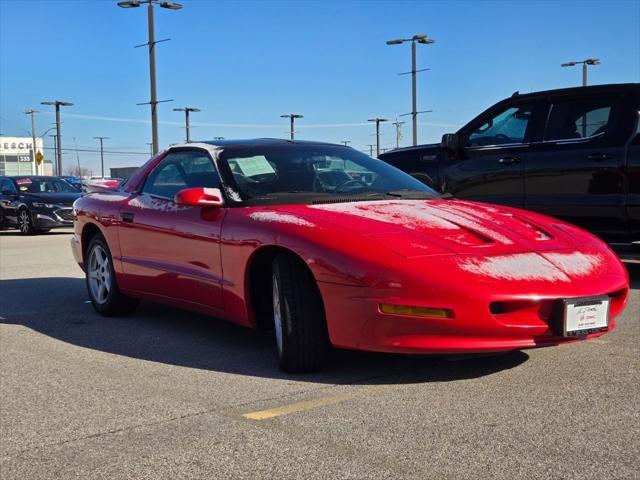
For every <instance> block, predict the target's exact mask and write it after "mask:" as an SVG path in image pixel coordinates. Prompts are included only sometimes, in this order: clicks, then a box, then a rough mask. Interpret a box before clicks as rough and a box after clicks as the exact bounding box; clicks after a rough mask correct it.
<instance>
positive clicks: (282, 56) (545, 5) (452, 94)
mask: <svg viewBox="0 0 640 480" xmlns="http://www.w3.org/2000/svg"><path fill="white" fill-rule="evenodd" d="M182 3H183V4H184V8H183V9H182V10H180V11H170V10H165V9H160V8H157V9H156V38H157V39H163V38H171V41H170V42H165V43H161V44H159V45H158V47H157V49H158V51H157V64H158V96H159V99H174V100H175V101H174V102H172V103H166V104H161V105H160V106H159V116H160V121H161V125H160V144H161V147H164V146H167V145H168V144H170V143H174V142H180V141H182V139H183V138H184V128H182V127H181V125H182V122H183V117H182V116H181V114H179V113H177V112H173V111H172V108H175V107H182V106H185V105H187V106H196V107H199V108H201V109H202V112H201V113H197V114H194V115H193V117H192V119H193V123H194V128H193V130H192V137H193V138H195V139H210V138H213V137H215V136H223V137H226V138H249V137H265V136H269V137H286V135H287V129H288V126H287V123H286V120H285V119H281V118H279V116H280V114H283V113H288V112H296V113H302V114H304V116H305V118H304V119H303V120H302V121H300V122H299V128H297V131H298V138H300V139H317V140H325V141H331V142H339V141H341V140H351V141H352V142H353V143H352V144H351V145H352V146H354V147H356V148H358V149H364V148H365V145H366V144H369V143H375V138H374V136H373V135H372V134H373V127H372V126H371V125H367V124H366V120H367V119H368V118H370V117H373V116H383V117H387V118H389V119H395V117H396V115H399V114H402V113H406V112H408V111H410V110H411V97H410V95H411V80H410V76H409V75H406V76H398V75H397V73H398V72H403V71H407V70H410V46H409V45H408V44H407V45H402V46H393V47H390V46H386V45H385V40H388V39H391V38H396V37H400V36H405V37H406V36H411V35H412V34H415V33H426V34H428V35H429V36H430V37H432V38H433V39H435V41H436V43H435V44H433V45H421V46H419V53H418V61H419V67H420V68H426V67H428V68H430V69H431V70H430V71H428V72H425V73H421V74H420V77H419V83H418V102H419V109H420V110H426V109H431V110H434V112H433V113H431V114H428V115H426V116H424V117H422V118H421V124H420V127H419V128H420V130H419V136H420V141H421V142H431V141H437V140H439V138H440V136H441V135H442V133H445V132H448V131H455V130H456V129H457V127H458V126H461V125H462V124H464V123H466V122H467V121H468V120H470V119H471V118H472V117H473V116H475V115H476V114H477V113H479V112H480V111H481V110H482V109H484V108H486V107H487V106H489V105H491V104H492V103H494V102H495V101H497V100H499V99H501V98H503V97H505V96H509V95H511V93H512V92H514V91H515V90H519V91H521V92H528V91H532V90H541V89H549V88H557V87H566V86H573V85H577V84H579V83H580V78H581V77H580V74H581V72H580V68H579V67H573V68H560V63H562V62H565V61H569V60H581V59H584V58H588V57H599V58H600V59H601V61H602V65H599V66H596V67H591V68H590V71H589V83H612V82H638V81H640V1H638V0H629V1H613V0H612V1H604V2H599V1H582V2H578V1H571V2H568V1H538V2H516V1H498V2H482V1H473V2H463V1H460V2H454V1H451V2H435V1H434V2H427V1H421V2H410V1H393V2H387V1H328V0H325V1H290V2H275V1H267V0H263V1H259V2H251V1H238V2H231V1H229V2H220V1H215V2H214V1H208V0H183V2H182ZM146 37H147V25H146V12H145V10H144V9H143V8H138V9H129V10H124V9H121V8H118V7H117V6H116V1H115V0H113V1H111V0H110V1H102V0H85V1H79V0H78V1H70V0H64V1H62V0H60V1H56V0H46V1H43V0H0V117H1V118H0V132H2V134H4V135H26V134H27V132H28V131H29V130H30V122H29V118H28V116H27V115H24V114H22V111H24V109H26V108H30V107H36V108H37V109H39V110H41V111H42V113H41V114H39V115H38V117H37V122H38V128H37V130H38V131H39V132H40V133H41V132H43V131H44V130H46V129H47V128H49V127H50V126H51V125H52V122H53V121H54V117H53V115H52V113H51V107H45V106H41V105H39V104H40V102H41V101H43V100H53V99H59V100H68V101H72V102H74V103H75V106H73V107H70V108H66V109H64V111H63V122H64V124H63V147H73V146H74V141H73V137H75V138H76V139H77V143H78V145H79V147H80V148H82V147H86V148H96V146H97V141H95V140H93V139H92V137H94V136H97V135H103V136H109V137H111V139H110V140H107V141H106V148H107V149H108V150H119V151H131V152H145V151H146V150H147V149H148V147H147V145H146V143H147V142H150V141H151V140H150V135H151V133H150V124H149V121H148V120H149V111H148V107H147V106H144V107H141V106H136V103H137V102H144V101H147V100H148V95H149V82H148V63H147V53H146V50H145V49H144V48H138V49H134V48H133V46H134V45H137V44H141V43H144V42H146ZM406 120H407V121H408V123H407V124H406V125H405V129H404V141H403V144H404V145H407V144H408V142H409V141H410V123H409V118H406ZM382 132H383V139H382V144H383V146H385V147H392V146H394V145H395V134H394V130H393V127H392V126H391V125H384V126H383V129H382ZM51 140H52V139H51V138H47V145H51ZM80 155H81V161H82V162H83V163H85V164H86V165H87V166H89V167H90V168H93V169H94V171H97V165H98V155H96V154H93V153H84V152H82V153H81V154H80ZM47 156H48V158H50V157H52V156H53V155H52V154H51V153H50V152H49V151H48V152H47ZM144 160H146V157H145V156H144V155H133V154H129V155H124V154H108V155H107V157H106V163H107V165H108V166H122V165H136V164H139V163H141V162H142V161H144ZM71 161H73V162H75V154H73V153H72V152H66V153H65V155H64V157H63V162H64V163H65V164H68V163H69V162H71Z"/></svg>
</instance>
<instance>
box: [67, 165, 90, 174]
mask: <svg viewBox="0 0 640 480" xmlns="http://www.w3.org/2000/svg"><path fill="white" fill-rule="evenodd" d="M64 174H65V175H69V176H70V177H88V176H90V175H91V171H90V170H89V169H88V168H81V167H78V166H77V165H74V166H71V165H70V166H68V167H66V168H65V169H64Z"/></svg>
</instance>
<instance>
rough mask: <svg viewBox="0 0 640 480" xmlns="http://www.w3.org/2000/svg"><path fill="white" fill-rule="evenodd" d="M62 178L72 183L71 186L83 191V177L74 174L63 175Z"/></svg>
mask: <svg viewBox="0 0 640 480" xmlns="http://www.w3.org/2000/svg"><path fill="white" fill-rule="evenodd" d="M60 178H61V179H63V180H64V181H65V182H67V183H69V184H71V186H73V187H75V188H76V190H78V191H79V192H81V191H82V178H80V177H73V176H62V177H60Z"/></svg>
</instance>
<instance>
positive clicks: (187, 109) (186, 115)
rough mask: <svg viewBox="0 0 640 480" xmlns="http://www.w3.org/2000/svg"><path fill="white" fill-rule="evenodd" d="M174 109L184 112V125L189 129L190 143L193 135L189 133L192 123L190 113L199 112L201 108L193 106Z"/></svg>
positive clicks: (188, 139) (188, 138) (188, 137)
mask: <svg viewBox="0 0 640 480" xmlns="http://www.w3.org/2000/svg"><path fill="white" fill-rule="evenodd" d="M173 111H174V112H184V125H185V128H186V129H187V143H189V142H190V141H191V135H190V134H189V131H190V129H191V125H190V124H189V113H191V112H199V111H200V109H199V108H193V107H184V108H174V109H173Z"/></svg>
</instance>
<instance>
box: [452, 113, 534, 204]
mask: <svg viewBox="0 0 640 480" xmlns="http://www.w3.org/2000/svg"><path fill="white" fill-rule="evenodd" d="M539 110H540V108H538V107H537V106H536V105H535V104H534V103H533V102H528V103H516V102H513V103H510V104H508V105H506V106H505V105H504V104H503V105H501V106H499V107H498V108H497V109H492V110H490V111H489V112H487V114H485V115H483V116H481V117H479V118H478V119H477V121H475V122H473V123H472V124H471V126H470V128H469V129H468V130H467V131H466V132H462V138H463V143H464V145H465V146H464V148H463V149H462V152H460V153H459V155H458V158H456V159H453V160H451V159H449V160H446V161H447V162H449V165H448V166H446V167H445V168H444V175H443V177H444V178H443V181H444V191H446V192H449V193H451V194H453V195H454V196H456V197H458V198H465V199H473V200H479V201H483V202H488V203H497V204H501V205H510V206H514V207H523V206H524V165H525V163H526V157H527V156H528V155H529V151H530V148H531V142H532V141H533V139H534V138H533V137H534V133H535V132H536V128H537V121H538V118H539V117H540V112H539Z"/></svg>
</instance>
